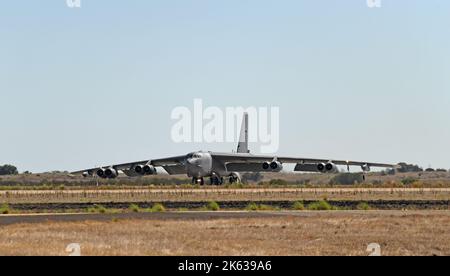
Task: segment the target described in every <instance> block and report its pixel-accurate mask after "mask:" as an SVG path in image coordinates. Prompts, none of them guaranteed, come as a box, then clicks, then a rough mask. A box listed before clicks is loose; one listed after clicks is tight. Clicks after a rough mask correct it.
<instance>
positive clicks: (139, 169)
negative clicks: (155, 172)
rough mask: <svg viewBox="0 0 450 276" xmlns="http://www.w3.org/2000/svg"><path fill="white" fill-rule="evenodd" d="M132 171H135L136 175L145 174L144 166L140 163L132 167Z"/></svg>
mask: <svg viewBox="0 0 450 276" xmlns="http://www.w3.org/2000/svg"><path fill="white" fill-rule="evenodd" d="M134 172H135V173H136V174H138V175H144V174H145V172H144V166H142V165H137V166H135V167H134Z"/></svg>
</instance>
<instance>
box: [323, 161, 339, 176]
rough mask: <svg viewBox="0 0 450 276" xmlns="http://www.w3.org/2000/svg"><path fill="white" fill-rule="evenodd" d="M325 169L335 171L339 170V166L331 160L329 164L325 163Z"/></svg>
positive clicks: (330, 171) (329, 171) (328, 171)
mask: <svg viewBox="0 0 450 276" xmlns="http://www.w3.org/2000/svg"><path fill="white" fill-rule="evenodd" d="M325 171H326V172H327V173H335V172H338V171H339V169H338V167H337V166H336V164H334V163H331V162H329V163H327V164H326V165H325Z"/></svg>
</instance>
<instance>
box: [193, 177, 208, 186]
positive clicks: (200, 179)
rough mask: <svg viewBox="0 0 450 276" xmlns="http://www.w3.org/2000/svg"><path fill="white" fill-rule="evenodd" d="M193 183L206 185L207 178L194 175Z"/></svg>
mask: <svg viewBox="0 0 450 276" xmlns="http://www.w3.org/2000/svg"><path fill="white" fill-rule="evenodd" d="M192 184H199V185H200V186H204V185H205V179H204V178H203V177H193V178H192Z"/></svg>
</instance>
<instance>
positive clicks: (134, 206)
mask: <svg viewBox="0 0 450 276" xmlns="http://www.w3.org/2000/svg"><path fill="white" fill-rule="evenodd" d="M128 209H129V210H130V211H131V212H133V213H139V211H140V208H139V206H137V205H136V204H131V205H130V207H128Z"/></svg>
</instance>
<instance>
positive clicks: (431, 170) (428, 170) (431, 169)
mask: <svg viewBox="0 0 450 276" xmlns="http://www.w3.org/2000/svg"><path fill="white" fill-rule="evenodd" d="M425 171H426V172H435V171H436V170H435V169H433V168H428V169H426V170H425Z"/></svg>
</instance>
